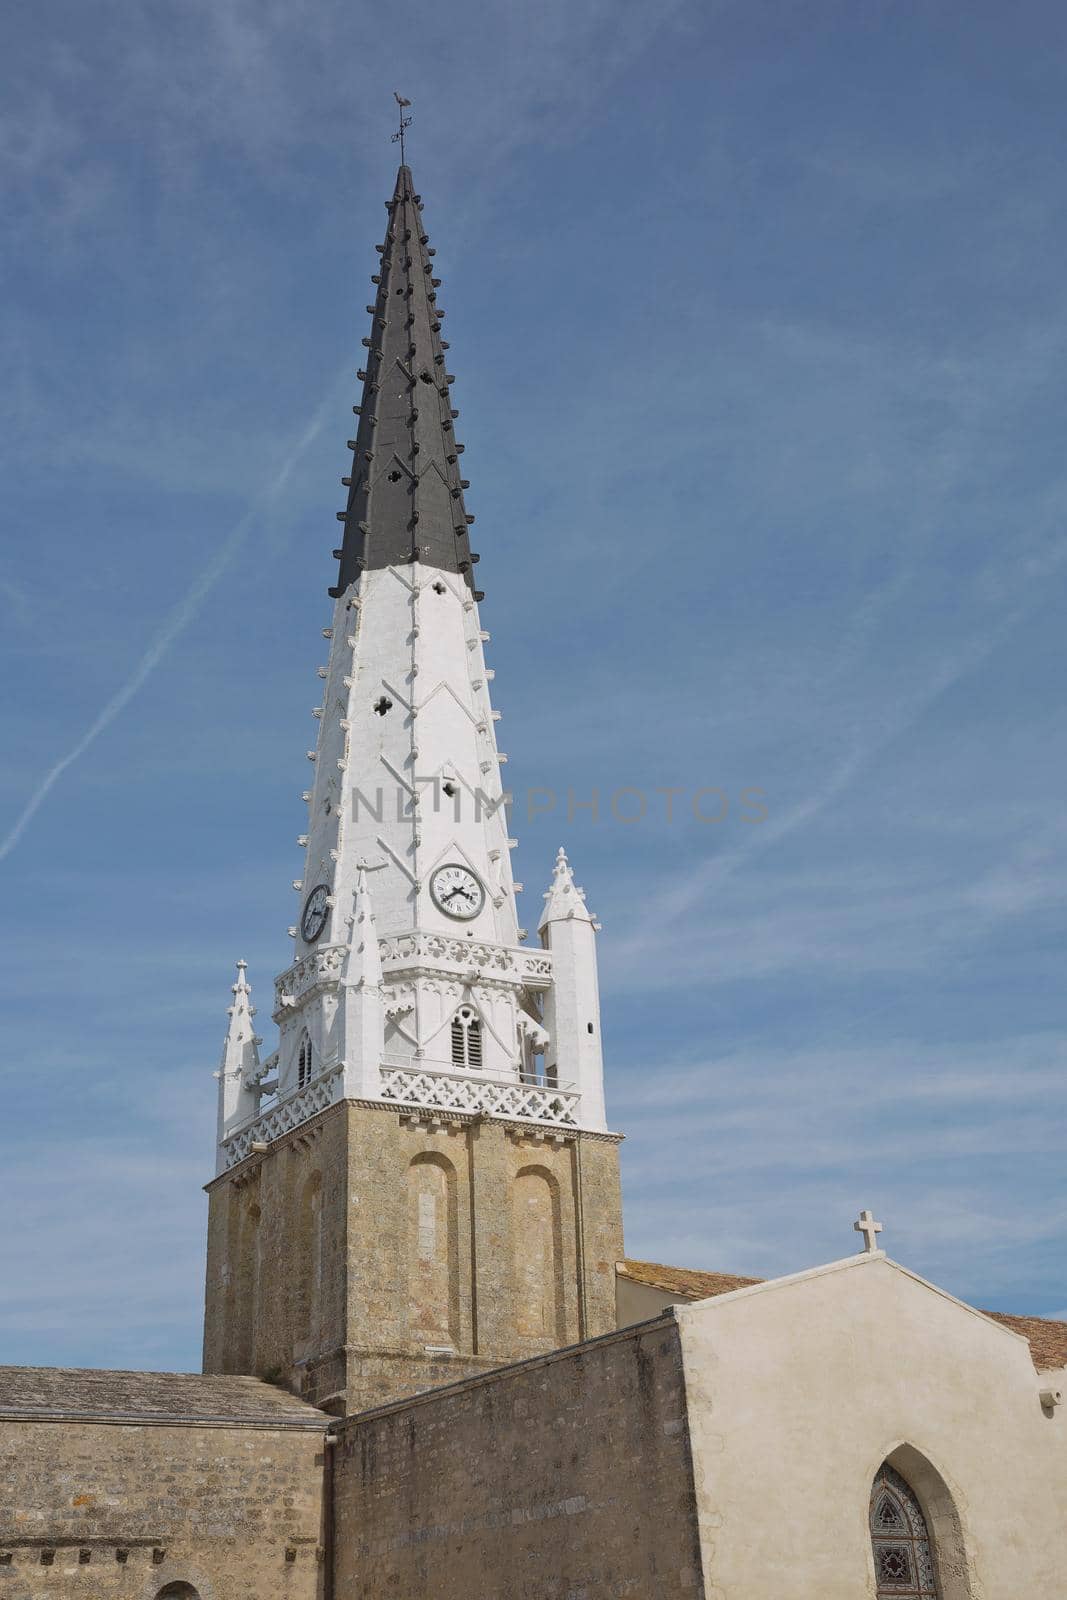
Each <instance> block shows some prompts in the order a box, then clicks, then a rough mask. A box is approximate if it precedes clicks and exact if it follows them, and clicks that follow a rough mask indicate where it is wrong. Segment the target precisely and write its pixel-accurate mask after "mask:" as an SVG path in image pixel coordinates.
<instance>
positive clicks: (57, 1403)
mask: <svg viewBox="0 0 1067 1600" xmlns="http://www.w3.org/2000/svg"><path fill="white" fill-rule="evenodd" d="M16 1416H17V1417H24V1418H30V1417H39V1418H41V1419H42V1420H45V1419H51V1418H55V1419H73V1418H86V1419H90V1420H92V1419H99V1420H100V1421H107V1422H116V1421H126V1420H128V1421H131V1422H203V1423H207V1422H212V1423H223V1424H224V1423H232V1424H234V1425H237V1426H239V1425H244V1426H255V1427H282V1428H292V1427H305V1428H310V1427H325V1426H326V1424H327V1422H329V1421H330V1418H329V1417H327V1415H326V1413H325V1412H324V1411H319V1410H317V1409H316V1408H315V1407H314V1406H309V1405H307V1404H306V1403H305V1402H304V1401H303V1400H298V1399H297V1398H296V1396H295V1395H291V1394H288V1393H287V1392H286V1391H285V1390H284V1389H277V1388H275V1386H274V1385H273V1384H271V1383H264V1382H263V1381H262V1379H260V1378H240V1377H229V1376H226V1377H223V1376H216V1375H214V1374H201V1373H198V1372H110V1371H106V1370H103V1369H98V1368H95V1367H0V1420H3V1419H4V1418H5V1417H7V1418H11V1417H16Z"/></svg>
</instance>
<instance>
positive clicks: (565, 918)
mask: <svg viewBox="0 0 1067 1600" xmlns="http://www.w3.org/2000/svg"><path fill="white" fill-rule="evenodd" d="M544 898H545V909H544V911H543V912H542V913H541V921H540V922H539V923H538V931H539V932H540V930H541V929H542V928H544V927H545V926H546V924H547V923H549V922H569V921H577V922H588V923H591V924H592V925H593V927H596V925H597V924H596V922H595V920H594V918H593V916H592V913H591V912H590V910H589V908H588V906H587V905H586V903H585V891H584V890H582V889H579V888H578V886H577V884H576V883H575V881H574V874H573V873H572V871H571V864H570V862H569V861H568V860H567V852H566V851H565V850H564V848H563V846H562V845H560V847H559V853H558V854H557V856H556V864H555V867H554V869H553V872H552V883H551V886H550V887H549V888H548V889H547V890H546V891H545V897H544Z"/></svg>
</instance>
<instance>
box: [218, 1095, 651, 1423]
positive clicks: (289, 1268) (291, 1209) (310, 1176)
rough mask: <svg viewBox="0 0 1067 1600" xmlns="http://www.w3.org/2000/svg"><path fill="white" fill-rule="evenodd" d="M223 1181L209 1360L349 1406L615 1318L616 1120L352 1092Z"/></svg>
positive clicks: (572, 1336) (552, 1344)
mask: <svg viewBox="0 0 1067 1600" xmlns="http://www.w3.org/2000/svg"><path fill="white" fill-rule="evenodd" d="M209 1194H210V1218H209V1230H208V1232H209V1240H208V1272H207V1308H206V1317H205V1341H204V1367H205V1371H207V1372H248V1373H253V1374H256V1375H257V1376H260V1377H266V1378H269V1379H271V1380H272V1381H280V1382H284V1383H286V1384H288V1386H289V1387H290V1388H291V1389H292V1390H293V1392H294V1393H297V1394H300V1395H302V1396H303V1397H304V1399H306V1400H308V1401H310V1402H311V1403H312V1404H314V1405H317V1406H321V1407H323V1408H325V1409H327V1410H330V1411H332V1412H334V1413H336V1414H341V1415H347V1414H351V1413H352V1412H355V1411H362V1410H365V1409H367V1408H368V1407H371V1406H376V1405H380V1404H382V1403H383V1402H386V1401H389V1400H392V1399H395V1398H400V1397H402V1396H405V1395H409V1394H413V1393H415V1392H417V1391H418V1390H420V1389H425V1388H429V1387H433V1386H436V1385H441V1384H447V1383H450V1382H453V1381H455V1380H456V1379H458V1378H463V1377H467V1376H470V1375H473V1374H476V1373H479V1372H481V1371H484V1370H486V1369H488V1368H491V1367H493V1366H499V1365H502V1364H504V1363H505V1362H510V1361H515V1360H521V1359H523V1358H525V1357H527V1356H530V1355H534V1354H539V1353H546V1352H548V1351H550V1350H554V1349H558V1348H559V1347H561V1346H563V1345H568V1344H573V1343H576V1342H578V1341H579V1340H581V1339H585V1338H590V1337H595V1336H597V1335H599V1334H602V1333H606V1332H608V1331H610V1330H613V1329H614V1327H615V1262H616V1261H617V1260H619V1259H621V1257H622V1255H623V1241H622V1202H621V1196H620V1189H619V1163H618V1143H617V1141H616V1140H615V1139H614V1138H612V1137H611V1136H602V1135H595V1134H594V1135H590V1134H574V1133H569V1132H563V1131H556V1130H548V1132H547V1134H546V1132H545V1130H541V1129H538V1128H534V1127H530V1126H526V1125H521V1124H505V1123H503V1122H499V1121H496V1120H495V1119H490V1118H482V1117H477V1116H470V1115H462V1114H453V1113H442V1114H440V1115H439V1116H436V1117H431V1116H429V1115H428V1114H426V1113H423V1114H421V1116H420V1115H417V1114H414V1113H409V1112H404V1111H402V1110H397V1109H392V1108H389V1107H382V1106H378V1105H370V1104H366V1103H361V1102H357V1101H347V1102H344V1103H342V1104H339V1105H336V1106H332V1107H330V1108H329V1109H328V1110H327V1111H324V1112H322V1113H320V1115H319V1116H318V1117H316V1118H313V1119H312V1120H311V1121H310V1122H308V1123H306V1124H304V1125H303V1126H302V1127H301V1128H299V1129H297V1130H295V1131H294V1132H293V1133H291V1134H287V1135H285V1136H283V1137H282V1138H280V1139H278V1140H276V1141H275V1142H274V1144H273V1145H272V1146H271V1148H270V1150H269V1151H267V1152H265V1153H262V1154H257V1155H255V1156H252V1157H249V1159H248V1160H246V1161H245V1162H242V1163H241V1165H240V1166H239V1167H237V1168H235V1169H234V1171H233V1172H232V1173H229V1174H225V1175H223V1176H222V1177H220V1178H217V1179H215V1180H214V1182H213V1183H212V1184H210V1185H209Z"/></svg>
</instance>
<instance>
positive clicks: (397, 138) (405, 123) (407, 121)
mask: <svg viewBox="0 0 1067 1600" xmlns="http://www.w3.org/2000/svg"><path fill="white" fill-rule="evenodd" d="M393 99H394V100H395V101H396V103H397V106H398V107H399V109H400V126H399V128H397V130H396V132H395V133H394V134H393V137H392V143H393V144H399V146H400V165H401V166H402V167H406V166H407V164H408V163H407V157H406V156H405V155H404V134H405V133H406V132H407V130H408V129H409V128H410V127H411V118H410V117H405V115H404V110H405V107H407V106H409V105H410V104H411V101H410V100H405V99H404V96H403V95H402V94H399V93H398V92H397V91H396V89H394V90H393Z"/></svg>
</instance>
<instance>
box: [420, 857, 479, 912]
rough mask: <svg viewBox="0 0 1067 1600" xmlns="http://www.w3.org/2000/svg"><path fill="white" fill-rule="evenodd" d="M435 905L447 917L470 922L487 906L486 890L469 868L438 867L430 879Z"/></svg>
mask: <svg viewBox="0 0 1067 1600" xmlns="http://www.w3.org/2000/svg"><path fill="white" fill-rule="evenodd" d="M430 894H431V896H432V898H433V903H434V905H435V906H437V907H438V909H439V910H441V911H443V912H444V914H445V916H446V917H456V918H458V920H459V921H461V922H469V921H470V919H471V917H476V916H477V915H478V913H479V911H480V910H481V909H482V907H483V905H484V904H485V890H484V889H483V888H482V885H481V882H480V881H479V879H478V878H476V877H475V875H474V873H473V872H472V871H471V870H470V868H469V867H460V866H453V865H451V864H450V865H449V866H445V867H438V868H437V871H436V872H435V873H434V875H433V877H432V878H431V879H430Z"/></svg>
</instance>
